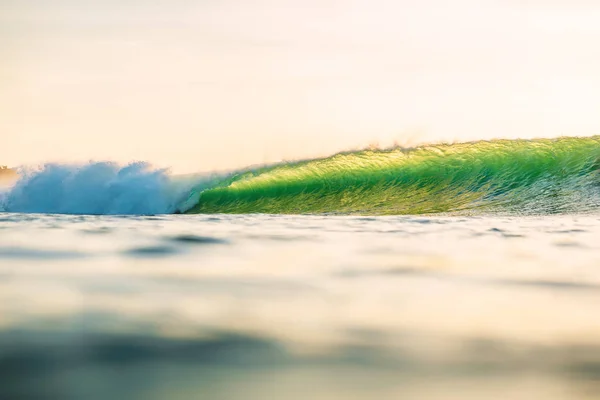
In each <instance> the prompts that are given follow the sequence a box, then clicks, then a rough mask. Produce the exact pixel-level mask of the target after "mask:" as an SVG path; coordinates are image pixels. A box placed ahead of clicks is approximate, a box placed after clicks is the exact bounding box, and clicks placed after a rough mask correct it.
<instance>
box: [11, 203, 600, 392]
mask: <svg viewBox="0 0 600 400" xmlns="http://www.w3.org/2000/svg"><path fill="white" fill-rule="evenodd" d="M599 239H600V216H599V215H597V214H587V215H574V214H570V215H555V216H525V217H524V216H486V215H480V216H473V217H457V216H389V217H382V216H373V217H357V216H294V215H288V216H281V215H280V216H275V215H266V214H252V215H250V214H248V215H223V214H212V215H211V214H208V215H165V216H83V215H49V214H16V213H12V214H11V213H4V214H0V381H1V382H0V383H1V384H0V398H62V399H82V398H85V399H109V398H110V399H117V398H134V399H190V398H199V399H200V398H201V399H373V398H378V399H399V398H403V399H483V398H486V399H490V398H504V399H534V398H535V399H550V400H551V399H566V398H568V399H596V398H599V397H600V318H599V317H598V310H600V240H599Z"/></svg>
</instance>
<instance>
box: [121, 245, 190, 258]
mask: <svg viewBox="0 0 600 400" xmlns="http://www.w3.org/2000/svg"><path fill="white" fill-rule="evenodd" d="M179 253H181V250H180V249H178V248H176V247H174V246H166V245H154V246H140V247H133V248H130V249H127V250H125V251H124V252H123V254H124V255H126V256H130V257H142V258H146V257H149V258H152V257H168V256H172V255H175V254H179Z"/></svg>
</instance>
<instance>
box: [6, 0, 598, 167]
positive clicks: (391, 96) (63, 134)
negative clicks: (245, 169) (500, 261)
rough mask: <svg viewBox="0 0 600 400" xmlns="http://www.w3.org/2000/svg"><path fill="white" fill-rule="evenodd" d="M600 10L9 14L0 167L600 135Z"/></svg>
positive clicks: (264, 8)
mask: <svg viewBox="0 0 600 400" xmlns="http://www.w3.org/2000/svg"><path fill="white" fill-rule="evenodd" d="M599 21H600V3H598V2H596V1H584V0H570V1H566V0H554V1H552V0H529V1H527V0H520V1H519V0H453V1H449V0H406V1H402V0H389V1H388V0H345V1H342V0H303V1H299V0H297V1H290V0H220V1H217V0H197V1H194V0H52V1H50V0H0V60H1V63H0V164H6V165H9V166H17V165H21V164H39V163H43V162H47V161H58V162H85V161H89V160H96V161H100V160H114V161H117V162H121V163H127V162H130V161H135V160H145V161H150V162H153V163H155V164H156V165H159V166H163V167H171V168H172V169H173V171H174V172H181V173H184V172H195V171H210V170H223V169H231V168H236V167H241V166H246V165H251V164H261V163H268V162H278V161H281V160H292V159H300V158H308V157H316V156H324V155H328V154H332V153H335V152H338V151H342V150H349V149H356V148H363V147H366V146H369V145H373V144H379V145H380V146H389V145H391V144H393V143H398V144H401V145H416V144H419V143H426V142H437V141H465V140H478V139H491V138H500V137H507V138H516V137H522V138H530V137H553V136H559V135H582V136H583V135H592V134H598V133H600V74H599V73H598V71H600V46H598V43H600V23H599Z"/></svg>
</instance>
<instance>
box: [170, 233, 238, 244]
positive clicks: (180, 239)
mask: <svg viewBox="0 0 600 400" xmlns="http://www.w3.org/2000/svg"><path fill="white" fill-rule="evenodd" d="M167 239H168V240H171V241H173V242H177V243H183V244H191V245H203V244H229V241H228V240H226V239H222V238H217V237H212V236H199V235H190V234H184V235H176V236H170V237H168V238H167Z"/></svg>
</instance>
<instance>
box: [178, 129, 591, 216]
mask: <svg viewBox="0 0 600 400" xmlns="http://www.w3.org/2000/svg"><path fill="white" fill-rule="evenodd" d="M191 197H193V198H194V203H196V204H195V205H194V206H193V207H191V208H189V210H188V212H191V213H269V214H315V213H317V214H320V213H333V214H360V215H399V214H432V213H459V214H478V213H510V214H551V213H586V212H594V211H597V210H600V136H593V137H582V138H577V137H563V138H557V139H535V140H493V141H479V142H471V143H460V144H440V145H428V146H421V147H417V148H412V149H402V148H395V149H389V150H363V151H357V152H347V153H340V154H336V155H334V156H332V157H328V158H324V159H316V160H308V161H301V162H293V163H285V164H280V165H276V166H271V167H265V168H260V169H258V170H256V171H244V172H240V173H238V174H234V175H232V176H230V177H229V178H227V179H224V180H222V181H220V182H218V183H217V184H215V185H214V186H213V187H210V188H203V189H202V190H193V191H192V196H191Z"/></svg>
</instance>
